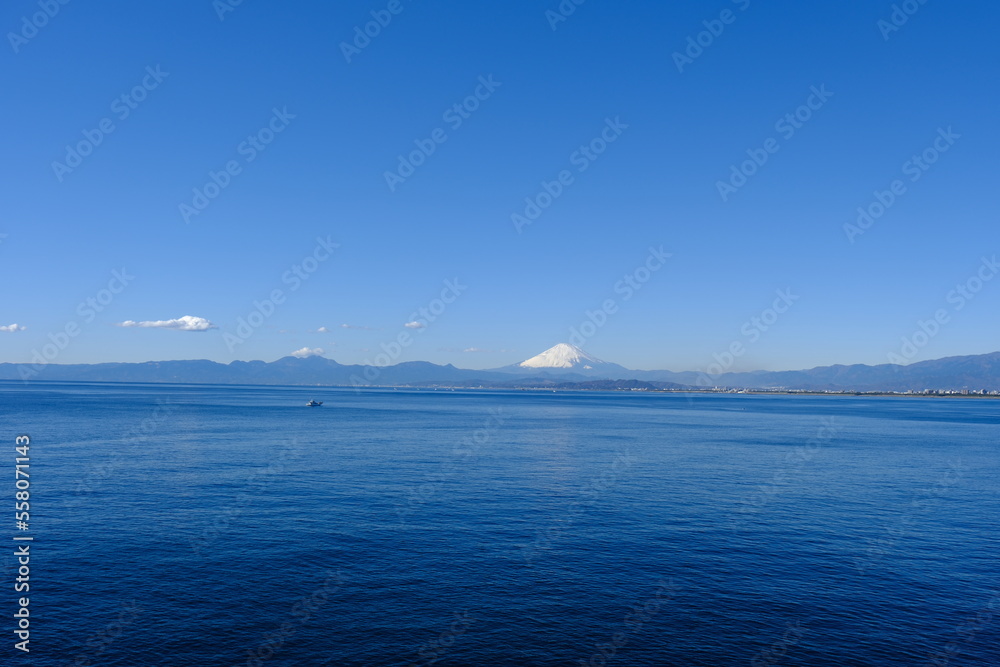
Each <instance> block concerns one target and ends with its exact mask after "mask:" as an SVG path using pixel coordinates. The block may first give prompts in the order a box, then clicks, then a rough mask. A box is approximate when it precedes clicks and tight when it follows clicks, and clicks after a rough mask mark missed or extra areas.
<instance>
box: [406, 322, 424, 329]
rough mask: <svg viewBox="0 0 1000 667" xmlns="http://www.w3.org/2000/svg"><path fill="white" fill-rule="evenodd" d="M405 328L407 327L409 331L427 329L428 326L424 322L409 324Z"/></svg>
mask: <svg viewBox="0 0 1000 667" xmlns="http://www.w3.org/2000/svg"><path fill="white" fill-rule="evenodd" d="M403 326H404V327H406V328H407V329H425V328H427V325H426V324H424V323H423V322H407V323H406V324H404V325H403Z"/></svg>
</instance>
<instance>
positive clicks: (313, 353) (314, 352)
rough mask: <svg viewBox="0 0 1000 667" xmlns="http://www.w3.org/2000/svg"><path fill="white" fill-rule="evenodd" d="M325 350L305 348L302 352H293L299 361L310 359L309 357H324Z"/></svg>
mask: <svg viewBox="0 0 1000 667" xmlns="http://www.w3.org/2000/svg"><path fill="white" fill-rule="evenodd" d="M323 354H324V350H323V348H321V347H304V348H302V349H301V350H295V351H294V352H292V356H293V357H298V358H299V359H308V358H309V357H322V356H323Z"/></svg>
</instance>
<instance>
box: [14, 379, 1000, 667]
mask: <svg viewBox="0 0 1000 667" xmlns="http://www.w3.org/2000/svg"><path fill="white" fill-rule="evenodd" d="M310 399H316V400H321V401H324V405H323V406H322V407H318V408H308V407H305V403H306V401H308V400H310ZM0 414H2V417H3V421H2V423H3V424H4V433H5V434H4V436H3V437H4V438H5V439H6V441H7V446H6V448H5V450H4V451H6V454H5V456H4V459H3V461H2V462H0V465H3V466H6V467H7V469H8V470H9V472H8V473H5V474H7V475H8V477H7V478H8V480H9V483H8V484H6V485H5V488H6V491H5V492H4V493H6V494H7V495H8V498H9V500H5V501H4V503H5V504H6V506H7V507H8V512H10V515H8V518H7V519H6V521H8V522H9V523H8V531H7V535H8V536H7V537H5V538H3V539H5V540H6V541H7V548H6V549H4V550H3V554H4V555H3V556H2V557H0V566H2V568H3V578H4V583H3V590H5V591H7V593H6V595H5V596H4V600H3V608H4V609H7V610H8V615H6V618H7V619H8V620H7V622H6V623H5V624H4V626H5V627H7V628H8V631H7V632H6V633H5V635H6V642H7V645H6V646H4V647H3V649H2V653H0V655H6V656H10V657H12V658H17V662H16V663H15V662H13V661H11V662H6V659H4V660H3V661H0V662H5V664H30V665H36V666H47V665H102V666H104V665H106V666H118V665H121V666H129V667H132V666H139V665H177V666H188V665H191V666H198V667H205V666H216V665H218V666H237V665H252V666H257V665H269V666H273V667H284V666H291V665H348V666H351V665H359V666H360V665H386V666H397V665H398V666H401V667H402V666H408V665H431V664H438V665H441V666H447V665H454V666H466V665H476V666H478V665H497V666H503V665H511V666H539V667H541V666H553V667H556V666H562V665H566V666H571V665H573V666H575V665H622V666H626V665H654V666H660V665H678V666H680V665H684V666H693V665H705V666H717V665H753V666H755V667H758V666H760V665H831V666H832V665H836V666H843V665H953V666H956V667H957V666H959V665H997V664H1000V563H998V554H1000V538H998V531H997V526H998V518H1000V451H998V448H997V434H998V428H997V426H998V423H1000V402H997V401H994V400H980V399H956V398H952V399H947V398H907V397H866V396H853V397H852V396H830V397H826V396H779V395H722V394H660V393H644V392H608V393H604V392H539V391H485V390H484V391H444V390H438V391H434V390H420V391H417V390H397V391H394V390H381V389H373V390H365V391H360V392H358V391H354V390H350V389H330V388H318V387H312V388H303V387H295V388H285V387H244V386H191V385H149V384H82V383H81V384H71V383H66V384H63V383H36V384H32V385H27V386H26V385H23V384H21V383H18V382H4V383H0ZM22 434H27V435H29V436H30V438H31V443H30V452H29V454H30V456H29V458H30V524H29V527H28V529H27V530H18V529H17V528H16V525H15V517H14V516H12V515H13V513H14V507H13V504H14V502H15V495H14V494H15V493H16V491H17V489H16V488H15V484H14V482H15V478H14V474H15V473H14V466H15V460H14V459H15V457H16V456H19V454H17V453H16V452H15V437H16V436H18V435H22ZM22 486H23V484H22ZM15 537H31V538H32V539H31V540H30V541H26V540H20V541H15V540H14V539H13V538H15ZM25 545H30V554H31V557H30V565H29V567H30V581H29V582H27V583H28V584H29V585H30V590H29V591H28V592H15V591H14V586H15V580H16V577H18V568H19V567H20V565H19V563H18V561H17V559H18V556H16V555H15V551H16V550H17V549H18V548H21V547H24V546H25ZM21 596H27V597H28V598H29V599H30V603H29V605H28V607H27V608H28V609H29V611H30V644H28V645H27V646H28V647H30V653H27V654H25V653H23V652H21V651H19V650H18V649H16V648H15V646H14V645H15V643H16V642H18V641H20V639H19V638H18V637H17V635H16V633H15V632H13V630H14V629H16V623H17V620H16V619H15V620H14V621H12V620H11V615H10V614H13V613H15V611H17V609H18V606H19V605H18V599H19V598H20V597H21Z"/></svg>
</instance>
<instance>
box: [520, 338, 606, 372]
mask: <svg viewBox="0 0 1000 667" xmlns="http://www.w3.org/2000/svg"><path fill="white" fill-rule="evenodd" d="M604 363H605V362H603V361H601V360H600V359H598V358H596V357H592V356H590V355H589V354H587V353H586V352H584V351H583V350H581V349H580V348H578V347H577V346H576V345H570V344H568V343H559V344H558V345H555V346H553V347H550V348H549V349H547V350H545V351H544V352H542V353H541V354H539V355H537V356H534V357H532V358H531V359H528V360H527V361H522V362H521V363H519V364H518V366H520V367H521V368H586V369H592V368H593V367H594V366H599V365H603V364H604Z"/></svg>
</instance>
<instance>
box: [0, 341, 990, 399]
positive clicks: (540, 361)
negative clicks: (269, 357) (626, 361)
mask: <svg viewBox="0 0 1000 667" xmlns="http://www.w3.org/2000/svg"><path fill="white" fill-rule="evenodd" d="M0 380H25V381H35V380H43V381H79V382H152V383H158V382H166V383H191V384H265V385H267V384H274V385H279V384H280V385H326V386H465V387H475V386H485V387H531V386H538V387H554V388H560V387H561V388H580V389H584V388H602V387H603V388H620V389H629V388H632V389H638V388H646V389H650V388H652V389H685V388H688V389H706V388H714V387H722V388H724V387H729V388H747V389H792V390H805V391H922V390H925V389H931V390H943V391H961V390H965V389H968V390H971V391H980V390H989V391H992V390H997V389H1000V352H993V353H990V354H980V355H970V356H961V357H947V358H944V359H934V360H930V361H921V362H918V363H914V364H908V365H905V366H902V365H896V364H880V365H877V366H868V365H864V364H855V365H850V366H844V365H835V366H820V367H817V368H811V369H807V370H796V371H753V372H744V373H723V374H720V375H712V376H708V375H706V374H704V373H699V372H696V371H681V372H674V371H667V370H663V371H642V370H629V369H627V368H624V367H623V366H619V365H618V364H614V363H610V362H606V361H602V360H600V359H597V358H596V357H594V356H592V355H589V354H587V353H586V352H584V351H583V350H581V349H580V348H578V347H575V346H573V345H569V344H566V343H560V344H558V345H556V346H554V347H552V348H549V349H548V350H546V351H544V352H542V353H541V354H539V355H537V356H534V357H531V358H530V359H527V360H525V361H523V362H521V363H519V364H513V365H510V366H504V367H501V368H496V369H490V370H470V369H462V368H456V367H455V366H453V365H451V364H448V365H444V366H442V365H438V364H432V363H429V362H425V361H408V362H404V363H400V364H395V365H391V366H382V367H378V366H363V365H343V364H339V363H337V362H336V361H334V360H332V359H327V358H324V357H316V356H314V357H308V358H305V359H301V358H297V357H283V358H281V359H278V360H276V361H272V362H264V361H234V362H231V363H229V364H222V363H218V362H214V361H207V360H191V361H149V362H145V363H102V364H46V365H32V364H11V363H3V364H0ZM629 381H637V382H639V383H640V384H635V383H631V384H630V383H629Z"/></svg>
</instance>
